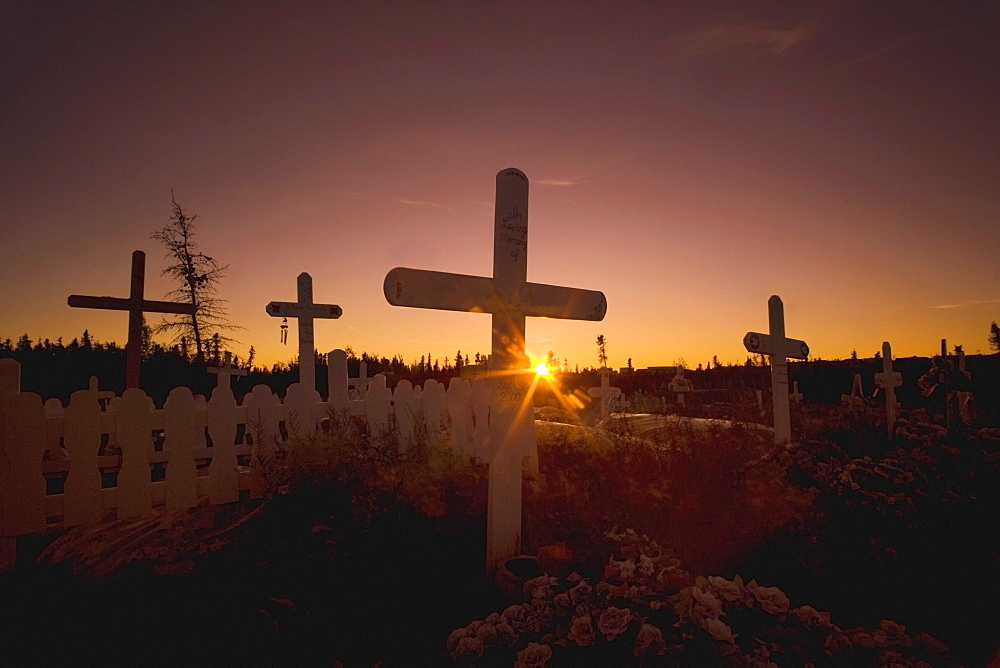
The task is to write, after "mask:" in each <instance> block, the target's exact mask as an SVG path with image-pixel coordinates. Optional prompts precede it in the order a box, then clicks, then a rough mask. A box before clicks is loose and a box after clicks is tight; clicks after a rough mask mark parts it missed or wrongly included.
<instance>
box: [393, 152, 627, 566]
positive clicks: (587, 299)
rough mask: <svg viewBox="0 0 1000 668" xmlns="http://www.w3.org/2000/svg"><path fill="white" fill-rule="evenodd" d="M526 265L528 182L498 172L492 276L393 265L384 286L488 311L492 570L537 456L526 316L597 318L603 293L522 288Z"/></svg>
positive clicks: (509, 544) (516, 542)
mask: <svg viewBox="0 0 1000 668" xmlns="http://www.w3.org/2000/svg"><path fill="white" fill-rule="evenodd" d="M527 267H528V177H526V176H525V175H524V174H523V173H522V172H521V171H520V170H517V169H504V170H502V171H500V172H499V173H498V174H497V178H496V209H495V212H494V232H493V277H492V278H487V277H481V276H468V275H464V274H450V273H444V272H437V271H423V270H419V269H405V268H401V267H397V268H395V269H392V270H391V271H389V273H388V274H386V277H385V282H384V284H383V291H384V292H385V298H386V300H387V301H388V302H389V303H390V304H392V305H393V306H411V307H416V308H430V309H442V310H446V311H471V312H475V313H490V314H492V329H493V344H492V354H491V356H490V362H489V386H490V452H489V453H488V455H489V456H488V457H487V460H488V463H489V476H490V477H489V492H488V499H487V511H486V527H487V528H486V531H487V535H486V566H487V569H488V570H489V572H491V573H492V572H493V571H494V569H495V568H496V567H497V565H498V563H499V562H500V561H501V560H502V559H506V558H507V557H511V556H513V555H515V554H517V553H518V551H519V550H520V542H521V475H522V469H521V467H522V459H523V458H524V457H526V456H531V455H534V454H535V452H536V451H537V444H536V441H535V421H534V409H533V406H532V396H531V391H532V388H533V383H531V382H530V374H531V373H532V371H531V370H530V369H529V363H528V359H527V357H526V356H525V352H524V322H525V317H526V316H532V317H548V318H570V319H576V320H602V319H603V318H604V314H605V313H606V311H607V301H606V300H605V298H604V294H603V293H601V292H596V291H592V290H579V289H575V288H565V287H558V286H554V285H543V284H540V283H529V282H528V280H527Z"/></svg>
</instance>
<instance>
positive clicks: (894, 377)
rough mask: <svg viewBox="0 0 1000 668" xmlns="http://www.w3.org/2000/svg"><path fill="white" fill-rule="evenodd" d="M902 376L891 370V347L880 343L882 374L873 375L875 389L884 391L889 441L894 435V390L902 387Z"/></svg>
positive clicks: (884, 342)
mask: <svg viewBox="0 0 1000 668" xmlns="http://www.w3.org/2000/svg"><path fill="white" fill-rule="evenodd" d="M902 384H903V374H901V373H900V372H898V371H893V370H892V347H891V346H890V345H889V342H888V341H883V342H882V373H877V374H875V387H878V388H881V389H883V390H885V421H886V423H887V427H886V428H887V429H888V432H889V439H890V440H892V437H893V436H894V435H895V434H896V388H897V387H900V386H902Z"/></svg>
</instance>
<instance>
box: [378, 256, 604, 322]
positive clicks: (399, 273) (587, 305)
mask: <svg viewBox="0 0 1000 668" xmlns="http://www.w3.org/2000/svg"><path fill="white" fill-rule="evenodd" d="M494 285H495V282H494V280H493V279H492V278H486V277H483V276H469V275H467V274H452V273H449V272H444V271H427V270H424V269H408V268H406V267H396V268H395V269H392V270H390V271H389V273H387V274H386V276H385V281H384V282H383V284H382V290H383V292H384V293H385V298H386V300H387V301H388V302H389V303H390V304H392V305H393V306H409V307H412V308H428V309H436V310H445V311H463V312H471V313H496V312H497V311H498V310H500V309H501V308H503V304H504V303H506V304H507V305H508V308H510V309H511V310H514V311H518V312H520V313H522V314H524V315H526V316H531V317H536V318H566V319H570V320H603V319H604V315H605V314H606V313H607V310H608V302H607V299H606V298H605V297H604V293H603V292H599V291H597V290H581V289H579V288H567V287H562V286H558V285H546V284H544V283H525V284H524V286H523V288H522V289H521V290H520V294H518V295H516V296H514V298H513V299H504V298H503V296H502V295H499V294H497V292H496V290H495V288H494Z"/></svg>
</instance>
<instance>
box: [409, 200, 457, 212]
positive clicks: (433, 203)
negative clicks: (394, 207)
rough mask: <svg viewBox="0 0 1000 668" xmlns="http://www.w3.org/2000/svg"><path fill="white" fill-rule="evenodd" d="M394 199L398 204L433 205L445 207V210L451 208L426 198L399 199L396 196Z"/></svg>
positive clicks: (450, 209)
mask: <svg viewBox="0 0 1000 668" xmlns="http://www.w3.org/2000/svg"><path fill="white" fill-rule="evenodd" d="M396 201H397V202H399V203H400V204H410V205H413V206H433V207H435V208H437V209H445V210H447V211H452V210H453V209H452V208H451V207H450V206H445V205H444V204H438V203H437V202H428V201H427V200H422V199H401V198H399V197H397V198H396Z"/></svg>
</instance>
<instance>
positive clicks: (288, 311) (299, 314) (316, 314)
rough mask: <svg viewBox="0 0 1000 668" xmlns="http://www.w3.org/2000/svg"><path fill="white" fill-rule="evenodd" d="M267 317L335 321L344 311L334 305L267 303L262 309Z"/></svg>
mask: <svg viewBox="0 0 1000 668" xmlns="http://www.w3.org/2000/svg"><path fill="white" fill-rule="evenodd" d="M264 309H265V310H266V311H267V314H268V315H269V316H272V317H274V318H281V317H289V316H292V317H296V318H303V317H305V318H331V319H334V320H336V319H337V318H339V317H340V316H342V315H344V309H342V308H340V307H339V306H337V305H336V304H298V303H296V302H269V303H268V305H267V306H265V307H264Z"/></svg>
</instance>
